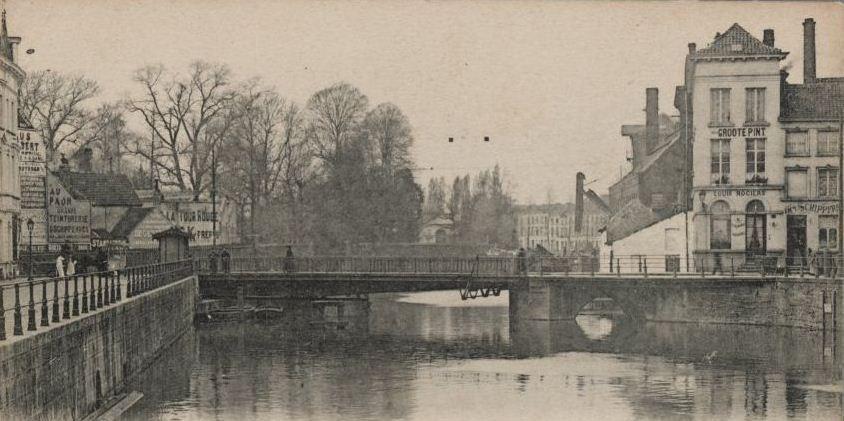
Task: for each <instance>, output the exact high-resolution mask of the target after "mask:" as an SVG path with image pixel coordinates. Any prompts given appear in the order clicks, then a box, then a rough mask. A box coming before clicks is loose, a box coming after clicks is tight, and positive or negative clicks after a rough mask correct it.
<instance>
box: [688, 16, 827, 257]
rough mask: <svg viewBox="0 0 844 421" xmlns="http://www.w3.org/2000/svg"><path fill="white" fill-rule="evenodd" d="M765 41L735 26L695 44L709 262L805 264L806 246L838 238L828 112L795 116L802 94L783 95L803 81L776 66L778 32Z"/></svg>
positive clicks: (698, 179) (700, 215) (698, 207)
mask: <svg viewBox="0 0 844 421" xmlns="http://www.w3.org/2000/svg"><path fill="white" fill-rule="evenodd" d="M807 21H809V20H807ZM763 38H764V41H760V40H758V39H757V38H755V37H753V36H752V35H750V34H749V33H748V32H747V31H745V30H744V29H743V28H742V27H741V26H739V25H738V24H734V25H733V26H732V27H730V28H729V29H728V30H727V32H725V33H724V34H721V35H718V36H716V38H715V40H714V41H713V43H712V44H710V45H709V46H707V47H706V48H704V49H701V50H698V51H693V47H692V48H690V54H689V59H690V61H691V62H692V63H693V71H692V73H693V76H692V77H691V80H687V89H689V90H690V93H691V98H692V106H693V109H694V126H693V130H694V132H693V134H694V146H693V180H694V183H693V197H692V199H693V203H694V206H693V210H694V212H693V226H694V232H695V234H694V238H695V244H694V255H695V259H696V262H697V263H698V265H703V266H704V267H706V268H714V267H715V266H717V265H721V267H722V268H724V269H726V268H727V267H728V266H730V265H731V266H733V267H737V268H742V267H746V266H749V265H758V264H759V262H760V261H762V260H761V259H762V258H763V256H767V261H768V262H770V261H772V260H773V261H778V262H781V261H783V259H780V257H782V256H786V257H788V261H789V263H791V264H805V261H806V258H807V256H808V255H809V253H810V250H809V249H813V250H818V248H825V249H827V250H835V248H834V247H833V246H832V244H833V241H832V239H834V242H835V243H837V236H838V231H839V229H838V205H837V203H838V200H839V199H838V155H839V151H838V148H837V145H838V136H840V133H839V132H838V129H837V127H834V125H833V124H831V123H832V122H831V121H829V120H828V118H830V116H820V117H823V118H820V119H818V118H817V117H819V116H818V115H817V113H816V112H814V111H810V112H808V114H809V115H808V116H804V117H807V118H805V119H803V120H800V119H794V118H790V117H789V112H790V110H792V109H793V108H795V106H796V105H797V104H796V102H795V101H797V99H796V97H794V96H793V95H788V96H784V95H785V94H787V93H788V92H789V90H794V89H790V88H789V86H791V87H793V86H797V85H789V84H788V83H787V82H786V81H785V78H786V77H787V73H785V72H781V70H780V62H781V61H782V60H783V59H784V58H785V57H786V55H787V54H788V53H786V52H783V51H781V50H780V49H778V48H776V46H775V45H774V35H773V30H766V31H765V33H764V37H763ZM811 38H812V39H811V42H812V45H814V23H813V22H812V37H811ZM690 47H691V46H690ZM812 50H814V48H812ZM811 60H812V61H814V54H813V53H812V57H811ZM812 72H813V70H812ZM812 83H815V82H812ZM689 85H690V86H689ZM801 86H803V85H801ZM819 90H823V89H819ZM803 100H805V101H806V102H807V103H810V104H813V103H814V102H815V101H816V98H803ZM839 106H840V105H839ZM797 108H800V107H797ZM832 108H835V106H834V105H833V106H832ZM803 111H805V110H803ZM824 118H827V120H824ZM836 120H837V119H836Z"/></svg>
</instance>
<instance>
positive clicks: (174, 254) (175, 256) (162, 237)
mask: <svg viewBox="0 0 844 421" xmlns="http://www.w3.org/2000/svg"><path fill="white" fill-rule="evenodd" d="M152 238H153V240H158V256H159V257H158V258H159V261H160V262H161V263H169V262H177V261H179V260H185V259H187V258H188V257H189V256H190V253H189V249H188V239H189V238H190V236H189V235H188V233H187V232H185V231H184V230H182V229H181V228H179V227H170V228H169V229H166V230H164V231H161V232H157V233H155V234H153V235H152Z"/></svg>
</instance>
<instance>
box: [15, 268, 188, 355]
mask: <svg viewBox="0 0 844 421" xmlns="http://www.w3.org/2000/svg"><path fill="white" fill-rule="evenodd" d="M193 273H194V268H193V261H192V260H183V261H178V262H171V263H156V264H150V265H143V266H136V267H131V268H125V269H119V270H114V271H106V272H93V273H79V274H74V275H70V276H65V277H60V278H39V279H33V280H31V281H29V280H27V281H18V282H11V283H5V284H2V285H0V310H2V311H0V341H3V340H6V338H7V333H9V332H11V334H12V335H15V336H20V335H23V334H24V332H25V331H29V332H31V331H37V330H38V329H39V328H46V327H49V326H50V324H51V323H59V322H62V321H64V320H69V319H73V318H77V317H81V316H83V315H85V314H88V313H91V312H94V311H97V310H99V309H102V308H107V307H110V306H112V305H114V304H117V303H119V302H121V301H123V300H124V299H126V298H130V297H134V296H136V295H140V294H143V293H145V292H147V291H151V290H154V289H157V288H161V287H163V286H166V285H169V284H171V283H173V282H176V281H178V280H181V279H184V278H186V277H188V276H190V275H192V274H193Z"/></svg>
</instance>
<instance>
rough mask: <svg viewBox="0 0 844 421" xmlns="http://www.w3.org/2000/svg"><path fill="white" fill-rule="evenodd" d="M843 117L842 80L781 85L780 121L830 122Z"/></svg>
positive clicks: (843, 83) (843, 85) (843, 92)
mask: <svg viewBox="0 0 844 421" xmlns="http://www.w3.org/2000/svg"><path fill="white" fill-rule="evenodd" d="M839 117H844V78H822V79H817V80H816V81H815V82H811V83H806V84H802V85H791V84H785V85H783V91H782V98H781V105H780V121H830V120H837V119H838V118H839Z"/></svg>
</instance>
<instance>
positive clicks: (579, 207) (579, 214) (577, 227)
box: [574, 172, 586, 234]
mask: <svg viewBox="0 0 844 421" xmlns="http://www.w3.org/2000/svg"><path fill="white" fill-rule="evenodd" d="M576 178H577V182H576V184H575V192H574V194H575V196H574V232H575V234H580V231H581V230H582V229H583V182H584V181H586V176H585V175H584V174H583V173H582V172H578V173H577V177H576Z"/></svg>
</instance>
